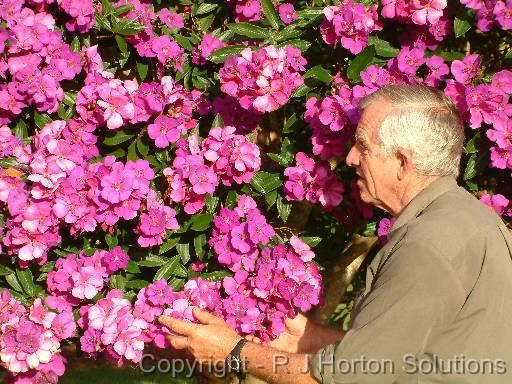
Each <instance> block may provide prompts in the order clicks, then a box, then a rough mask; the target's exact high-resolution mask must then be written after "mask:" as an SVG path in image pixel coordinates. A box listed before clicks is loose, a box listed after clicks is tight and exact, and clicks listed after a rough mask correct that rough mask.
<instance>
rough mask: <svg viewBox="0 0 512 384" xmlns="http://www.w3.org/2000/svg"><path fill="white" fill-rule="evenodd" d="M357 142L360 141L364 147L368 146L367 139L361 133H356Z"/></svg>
mask: <svg viewBox="0 0 512 384" xmlns="http://www.w3.org/2000/svg"><path fill="white" fill-rule="evenodd" d="M355 136H356V140H357V141H359V142H360V143H361V144H362V145H368V140H366V137H364V135H363V134H362V133H361V132H357V131H356V135H355Z"/></svg>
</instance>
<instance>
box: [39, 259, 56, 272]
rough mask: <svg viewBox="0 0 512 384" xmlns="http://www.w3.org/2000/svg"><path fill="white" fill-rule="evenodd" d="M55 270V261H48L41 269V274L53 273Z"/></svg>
mask: <svg viewBox="0 0 512 384" xmlns="http://www.w3.org/2000/svg"><path fill="white" fill-rule="evenodd" d="M53 268H55V261H47V262H46V263H44V264H43V265H42V266H41V268H39V271H41V272H51V271H53Z"/></svg>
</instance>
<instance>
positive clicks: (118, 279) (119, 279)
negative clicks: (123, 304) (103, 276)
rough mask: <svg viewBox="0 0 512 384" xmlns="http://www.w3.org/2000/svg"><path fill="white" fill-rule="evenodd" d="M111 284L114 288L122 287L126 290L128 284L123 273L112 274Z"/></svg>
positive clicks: (121, 288)
mask: <svg viewBox="0 0 512 384" xmlns="http://www.w3.org/2000/svg"><path fill="white" fill-rule="evenodd" d="M109 281H110V286H111V287H112V288H114V289H120V290H122V291H124V288H125V285H126V279H125V278H124V277H123V276H121V275H111V276H110V279H109Z"/></svg>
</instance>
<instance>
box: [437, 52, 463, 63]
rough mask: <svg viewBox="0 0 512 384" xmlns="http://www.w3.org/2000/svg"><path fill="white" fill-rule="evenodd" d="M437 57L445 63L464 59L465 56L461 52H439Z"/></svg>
mask: <svg viewBox="0 0 512 384" xmlns="http://www.w3.org/2000/svg"><path fill="white" fill-rule="evenodd" d="M438 55H439V56H441V57H442V58H443V59H444V60H446V61H453V60H462V59H464V57H465V55H464V54H463V53H461V52H453V51H449V52H439V53H438Z"/></svg>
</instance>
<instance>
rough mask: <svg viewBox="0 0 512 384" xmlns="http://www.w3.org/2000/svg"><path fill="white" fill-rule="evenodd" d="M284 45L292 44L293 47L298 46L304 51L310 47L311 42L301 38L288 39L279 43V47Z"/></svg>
mask: <svg viewBox="0 0 512 384" xmlns="http://www.w3.org/2000/svg"><path fill="white" fill-rule="evenodd" d="M286 45H293V46H294V47H296V48H299V49H300V50H301V51H302V52H306V51H307V50H308V49H309V47H311V43H310V42H309V41H307V40H302V39H293V40H288V41H285V42H284V43H282V44H279V46H280V47H281V46H286Z"/></svg>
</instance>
